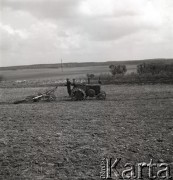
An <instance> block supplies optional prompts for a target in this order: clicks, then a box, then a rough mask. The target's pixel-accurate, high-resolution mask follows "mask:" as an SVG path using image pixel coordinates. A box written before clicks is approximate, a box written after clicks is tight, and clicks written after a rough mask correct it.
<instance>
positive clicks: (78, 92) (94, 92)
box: [71, 84, 106, 101]
mask: <svg viewBox="0 0 173 180" xmlns="http://www.w3.org/2000/svg"><path fill="white" fill-rule="evenodd" d="M88 97H91V98H96V99H98V100H105V99H106V93H105V92H104V91H101V85H100V84H75V85H74V87H73V89H72V91H71V99H72V100H74V101H81V100H85V99H86V98H88Z"/></svg>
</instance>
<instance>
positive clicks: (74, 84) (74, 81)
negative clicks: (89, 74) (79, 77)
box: [73, 79, 76, 87]
mask: <svg viewBox="0 0 173 180" xmlns="http://www.w3.org/2000/svg"><path fill="white" fill-rule="evenodd" d="M73 86H74V87H76V80H75V79H73Z"/></svg>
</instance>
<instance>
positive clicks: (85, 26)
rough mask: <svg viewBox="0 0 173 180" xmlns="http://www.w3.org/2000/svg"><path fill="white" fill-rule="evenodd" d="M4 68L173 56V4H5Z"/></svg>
mask: <svg viewBox="0 0 173 180" xmlns="http://www.w3.org/2000/svg"><path fill="white" fill-rule="evenodd" d="M0 3H1V6H2V8H1V9H0V11H1V12H0V13H1V22H0V53H1V56H2V60H1V64H2V65H3V66H5V65H17V64H32V63H48V62H50V63H56V62H57V61H58V59H61V58H63V59H65V60H66V61H77V60H79V61H104V60H116V59H118V60H123V59H143V58H152V57H172V56H173V47H172V41H173V15H172V12H173V1H172V0H166V1H165V0H140V1H139V0H106V1H105V0H49V1H48V0H36V1H32V0H0Z"/></svg>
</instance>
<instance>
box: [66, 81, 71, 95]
mask: <svg viewBox="0 0 173 180" xmlns="http://www.w3.org/2000/svg"><path fill="white" fill-rule="evenodd" d="M66 81H67V82H66V86H67V92H68V94H69V96H71V82H70V80H69V79H68V78H67V79H66Z"/></svg>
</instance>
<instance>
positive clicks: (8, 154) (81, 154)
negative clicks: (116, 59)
mask: <svg viewBox="0 0 173 180" xmlns="http://www.w3.org/2000/svg"><path fill="white" fill-rule="evenodd" d="M103 89H104V90H105V91H106V92H107V100H105V101H96V100H86V101H81V102H72V101H65V100H63V98H64V99H66V97H65V96H66V90H65V89H64V88H63V87H61V88H60V89H58V91H57V92H56V95H57V97H58V98H57V101H56V102H53V103H43V102H42V103H36V104H18V105H14V104H10V103H12V102H13V101H14V100H16V99H20V98H22V97H24V96H26V95H31V94H33V93H36V92H37V91H39V90H40V89H39V88H18V89H14V88H13V89H1V97H0V102H1V105H0V179H16V180H17V179H36V180H40V179H46V180H49V179H57V180H66V179H70V180H76V179H80V180H82V179H85V180H91V179H93V180H97V179H100V170H101V168H100V165H101V160H102V158H103V157H113V158H117V157H120V158H122V161H121V163H120V164H121V165H120V166H119V168H120V169H121V168H122V166H123V163H126V162H129V163H132V164H136V163H140V162H146V163H148V162H149V161H150V159H153V161H154V162H157V163H160V162H167V163H169V164H170V166H171V173H172V168H173V163H172V162H173V108H172V107H173V86H172V85H145V86H128V85H126V86H125V85H122V86H104V87H103ZM172 175H173V174H172Z"/></svg>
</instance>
